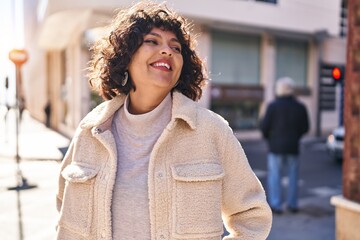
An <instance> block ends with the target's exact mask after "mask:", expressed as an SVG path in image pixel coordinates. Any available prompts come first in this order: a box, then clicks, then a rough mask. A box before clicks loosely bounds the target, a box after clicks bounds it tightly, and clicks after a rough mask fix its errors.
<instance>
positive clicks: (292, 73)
mask: <svg viewBox="0 0 360 240" xmlns="http://www.w3.org/2000/svg"><path fill="white" fill-rule="evenodd" d="M307 62H308V43H307V42H306V41H300V40H288V39H277V40H276V79H278V78H280V77H285V76H287V77H291V78H292V79H293V80H294V81H295V84H296V86H297V87H303V88H305V87H306V86H307Z"/></svg>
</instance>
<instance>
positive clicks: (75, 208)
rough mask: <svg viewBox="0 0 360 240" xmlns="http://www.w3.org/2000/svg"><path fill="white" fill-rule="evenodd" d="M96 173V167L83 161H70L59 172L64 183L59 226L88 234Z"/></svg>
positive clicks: (84, 234)
mask: <svg viewBox="0 0 360 240" xmlns="http://www.w3.org/2000/svg"><path fill="white" fill-rule="evenodd" d="M97 173H98V169H97V168H95V167H93V166H89V165H86V164H83V163H72V164H70V165H68V166H67V167H66V168H65V169H64V170H63V171H62V172H61V175H62V176H63V177H64V179H65V180H66V185H65V190H64V197H63V202H62V208H61V213H60V220H59V225H60V226H63V227H65V228H68V229H70V230H72V231H75V232H77V233H79V234H81V235H83V236H87V235H89V234H90V224H91V220H92V215H93V213H92V211H93V207H94V206H93V205H94V183H95V179H96V178H95V176H96V175H97Z"/></svg>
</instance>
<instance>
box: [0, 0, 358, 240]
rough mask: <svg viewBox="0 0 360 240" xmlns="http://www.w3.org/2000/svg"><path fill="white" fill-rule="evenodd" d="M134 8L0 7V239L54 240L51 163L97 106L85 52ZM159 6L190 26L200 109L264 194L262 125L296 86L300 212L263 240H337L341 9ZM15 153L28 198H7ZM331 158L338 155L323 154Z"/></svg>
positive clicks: (231, 1) (12, 3)
mask: <svg viewBox="0 0 360 240" xmlns="http://www.w3.org/2000/svg"><path fill="white" fill-rule="evenodd" d="M160 2H162V1H160ZM131 4H133V1H127V0H116V1H115V0H101V1H99V0H76V1H73V0H61V1H58V0H1V3H0V16H1V21H0V29H1V38H0V115H1V118H0V238H1V239H10V240H12V239H21V240H22V239H52V238H53V237H54V236H55V225H56V219H57V213H56V210H55V196H54V194H55V191H56V181H57V174H58V169H59V163H60V161H61V158H62V156H63V154H64V153H65V152H66V149H67V146H68V143H69V140H70V139H71V138H72V136H73V135H74V132H75V129H76V127H77V126H78V124H79V122H80V120H81V119H82V118H83V117H84V116H85V115H86V114H87V113H88V112H89V111H90V110H91V109H93V108H94V107H95V106H96V105H98V104H99V103H100V102H101V101H102V100H101V98H100V97H98V96H97V94H96V93H94V92H92V91H91V90H90V88H89V85H88V81H87V80H88V79H87V77H86V74H87V72H86V68H87V63H88V61H89V60H90V57H91V54H92V52H91V50H90V47H91V45H92V44H93V43H94V42H96V41H97V40H98V39H100V38H101V37H102V36H103V35H104V34H105V33H106V31H107V30H106V26H107V24H109V23H110V21H111V19H112V17H113V16H114V10H115V9H118V8H124V7H127V6H130V5H131ZM168 5H169V6H170V7H171V8H173V9H174V10H176V11H177V12H179V13H180V14H182V15H184V16H185V17H187V18H188V19H189V20H191V21H192V22H193V24H194V28H193V32H194V34H196V35H197V36H198V38H197V40H198V47H197V50H198V52H199V54H200V55H201V56H202V57H203V58H205V59H206V67H207V70H208V71H209V73H210V79H211V80H210V81H209V84H208V86H207V87H206V89H205V90H204V96H203V97H202V99H201V100H200V103H201V104H202V105H203V106H205V107H207V108H210V109H212V110H213V111H215V112H217V113H219V114H220V115H222V116H223V117H224V118H226V119H227V120H228V121H229V123H230V125H231V127H232V128H233V129H234V130H235V135H236V136H237V137H238V138H239V140H240V141H241V142H242V144H243V147H244V149H245V152H246V153H247V155H248V158H249V161H250V164H251V166H252V167H253V169H254V171H255V173H256V175H257V176H258V177H259V179H260V180H261V181H262V183H263V184H264V186H265V182H264V181H265V180H266V154H267V146H266V144H265V142H264V141H263V139H262V138H261V134H260V131H259V129H258V128H259V120H260V118H261V116H262V114H263V113H264V110H265V107H266V105H267V104H268V103H269V102H270V101H271V100H273V99H274V98H275V91H274V86H275V83H276V80H277V79H278V78H280V77H283V76H289V77H291V78H293V79H294V80H295V82H296V95H297V97H298V98H299V99H300V101H302V102H303V103H304V104H305V105H306V107H307V109H308V112H309V118H310V125H311V129H310V132H309V133H308V134H307V136H306V138H305V140H304V141H303V143H302V152H303V154H302V155H301V161H302V164H301V170H300V171H301V179H300V181H299V185H300V186H301V190H300V191H301V192H300V212H299V214H297V215H290V214H284V215H282V216H274V225H273V229H272V232H271V234H270V237H269V239H276V240H277V239H287V240H288V239H290V240H291V239H335V210H334V207H333V206H331V205H330V198H331V196H333V195H338V194H341V187H342V186H341V184H342V182H341V179H342V172H341V171H342V164H341V158H342V149H343V139H344V130H343V129H342V132H341V131H340V134H337V133H338V132H339V126H342V125H343V117H342V116H343V108H344V104H343V98H344V95H343V87H344V85H343V79H344V75H345V68H344V66H345V62H346V42H347V39H346V37H347V22H348V20H347V12H348V9H347V0H222V1H215V0H206V1H205V0H196V1H194V0H192V1H189V0H169V1H168ZM12 49H24V50H25V53H26V54H27V57H28V60H27V61H26V62H25V63H24V64H23V65H21V66H20V67H19V68H18V70H19V71H21V79H22V81H21V82H20V83H18V87H19V88H21V97H23V101H24V106H25V112H24V115H23V117H22V122H21V123H20V133H19V136H17V135H16V132H15V130H14V129H15V124H14V122H15V119H16V115H15V114H13V113H12V112H11V111H12V109H14V108H15V107H16V106H15V104H16V101H15V99H16V98H15V89H16V68H15V65H14V64H13V62H11V61H10V60H9V52H10V51H11V50H12ZM334 129H335V130H336V131H335V133H333V130H334ZM340 129H341V128H340ZM328 136H329V141H330V142H329V141H328V143H326V140H327V137H328ZM335 140H336V141H339V142H336V141H335ZM15 142H19V145H20V156H21V159H22V160H25V161H22V163H21V168H20V167H19V166H20V164H18V165H17V166H18V169H19V168H20V169H21V170H22V173H24V175H25V176H27V177H29V181H30V182H32V183H34V184H35V185H36V187H35V188H33V189H29V190H26V191H16V192H12V191H9V190H8V187H11V186H13V185H16V183H17V182H16V178H17V177H18V176H17V177H16V174H15V173H16V167H15V162H14V160H13V156H14V149H15ZM335 148H336V149H337V150H336V151H338V149H339V148H340V155H337V156H335V157H334V155H330V154H328V152H329V151H330V153H332V154H334V152H333V151H335V150H334V149H335ZM337 154H339V153H338V152H337ZM338 156H340V157H338ZM334 159H335V160H336V161H332V160H334ZM283 185H284V186H286V185H287V178H286V177H284V179H283ZM20 193H21V194H20ZM354 239H355V238H354Z"/></svg>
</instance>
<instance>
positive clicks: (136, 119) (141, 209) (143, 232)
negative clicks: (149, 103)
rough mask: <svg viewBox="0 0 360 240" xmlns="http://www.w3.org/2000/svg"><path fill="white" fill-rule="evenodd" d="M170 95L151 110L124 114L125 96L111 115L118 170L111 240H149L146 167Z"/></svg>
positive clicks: (168, 114) (166, 120) (165, 117)
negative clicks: (112, 116)
mask: <svg viewBox="0 0 360 240" xmlns="http://www.w3.org/2000/svg"><path fill="white" fill-rule="evenodd" d="M171 102H172V99H171V95H170V93H169V94H168V95H167V96H166V98H165V99H164V100H163V101H162V102H161V103H160V104H159V106H157V107H156V108H155V109H154V110H152V111H150V112H148V113H145V114H139V115H133V114H131V113H129V111H128V104H129V96H128V97H127V98H126V100H125V103H124V105H123V107H121V108H120V109H119V110H118V111H117V112H116V113H115V115H114V119H113V123H112V132H113V134H114V136H115V142H116V145H117V152H118V154H117V155H118V167H117V173H116V181H115V186H114V192H113V198H112V209H111V211H112V229H113V239H115V240H116V239H150V238H151V237H150V215H149V197H148V165H149V159H150V154H151V151H152V149H153V147H154V145H155V143H156V141H157V140H158V138H159V137H160V135H161V133H162V132H163V130H164V129H165V127H166V125H167V124H168V123H169V122H170V118H171V105H172V104H171Z"/></svg>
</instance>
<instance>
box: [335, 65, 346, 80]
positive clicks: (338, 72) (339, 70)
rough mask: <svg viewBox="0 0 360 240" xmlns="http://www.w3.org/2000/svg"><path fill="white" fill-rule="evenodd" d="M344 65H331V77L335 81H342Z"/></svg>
mask: <svg viewBox="0 0 360 240" xmlns="http://www.w3.org/2000/svg"><path fill="white" fill-rule="evenodd" d="M344 74H345V72H344V67H333V69H332V78H333V79H334V81H335V82H342V81H343V80H344Z"/></svg>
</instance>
